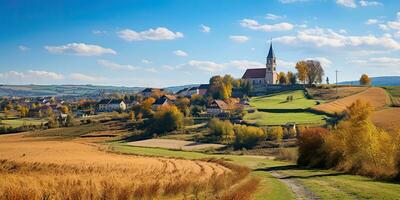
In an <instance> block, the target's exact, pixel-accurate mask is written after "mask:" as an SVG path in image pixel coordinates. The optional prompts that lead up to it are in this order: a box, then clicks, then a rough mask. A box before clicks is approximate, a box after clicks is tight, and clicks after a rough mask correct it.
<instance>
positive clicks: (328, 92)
mask: <svg viewBox="0 0 400 200" xmlns="http://www.w3.org/2000/svg"><path fill="white" fill-rule="evenodd" d="M366 89H367V88H366V87H338V88H337V90H336V88H335V87H330V88H308V89H307V92H308V94H309V95H310V96H312V98H313V99H318V100H324V101H333V100H337V99H341V98H344V97H348V96H351V95H354V94H357V93H360V92H362V91H365V90H366Z"/></svg>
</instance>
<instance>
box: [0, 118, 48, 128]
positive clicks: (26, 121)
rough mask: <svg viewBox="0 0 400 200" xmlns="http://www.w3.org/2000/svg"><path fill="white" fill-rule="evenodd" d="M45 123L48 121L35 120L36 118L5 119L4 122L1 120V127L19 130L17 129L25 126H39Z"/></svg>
mask: <svg viewBox="0 0 400 200" xmlns="http://www.w3.org/2000/svg"><path fill="white" fill-rule="evenodd" d="M44 122H46V120H43V119H35V118H22V119H20V118H16V119H4V120H1V122H0V126H6V127H13V128H17V127H21V126H23V125H35V126H39V125H40V124H41V123H44Z"/></svg>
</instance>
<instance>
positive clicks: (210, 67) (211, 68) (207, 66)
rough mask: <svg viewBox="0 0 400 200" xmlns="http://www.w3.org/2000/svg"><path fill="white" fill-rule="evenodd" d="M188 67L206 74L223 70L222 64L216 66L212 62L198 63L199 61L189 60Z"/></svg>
mask: <svg viewBox="0 0 400 200" xmlns="http://www.w3.org/2000/svg"><path fill="white" fill-rule="evenodd" d="M188 65H189V66H191V67H196V68H198V69H200V70H202V71H207V72H213V73H215V72H220V71H222V70H223V69H224V68H225V65H224V64H218V63H215V62H212V61H200V60H191V61H189V62H188Z"/></svg>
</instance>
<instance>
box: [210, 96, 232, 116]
mask: <svg viewBox="0 0 400 200" xmlns="http://www.w3.org/2000/svg"><path fill="white" fill-rule="evenodd" d="M229 112H230V110H229V107H228V104H226V103H225V102H224V101H222V100H213V101H212V102H211V103H210V104H208V105H207V114H210V115H213V116H216V115H220V114H223V113H225V114H229Z"/></svg>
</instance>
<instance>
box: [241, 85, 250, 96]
mask: <svg viewBox="0 0 400 200" xmlns="http://www.w3.org/2000/svg"><path fill="white" fill-rule="evenodd" d="M240 90H241V91H242V92H243V94H245V95H247V96H249V95H250V93H251V90H252V85H251V82H250V81H242V82H240Z"/></svg>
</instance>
